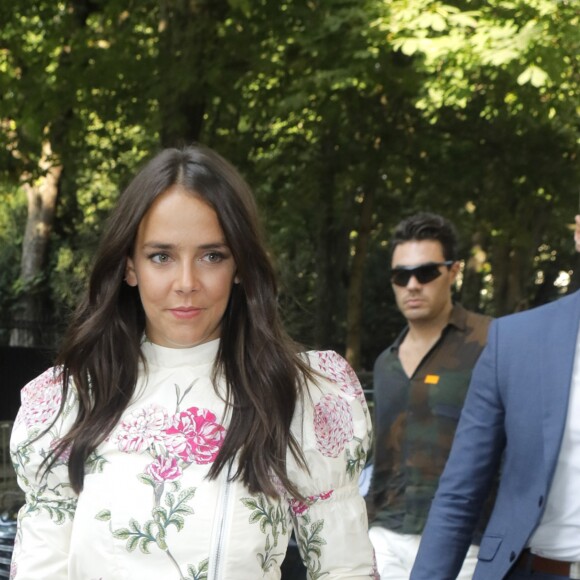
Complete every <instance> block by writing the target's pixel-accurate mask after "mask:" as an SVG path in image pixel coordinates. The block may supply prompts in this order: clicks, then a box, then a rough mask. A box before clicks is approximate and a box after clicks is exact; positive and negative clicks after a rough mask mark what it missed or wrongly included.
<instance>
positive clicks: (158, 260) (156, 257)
mask: <svg viewBox="0 0 580 580" xmlns="http://www.w3.org/2000/svg"><path fill="white" fill-rule="evenodd" d="M149 259H150V260H151V261H152V262H154V263H155V264H164V263H165V262H169V256H168V255H167V254H152V255H151V256H149Z"/></svg>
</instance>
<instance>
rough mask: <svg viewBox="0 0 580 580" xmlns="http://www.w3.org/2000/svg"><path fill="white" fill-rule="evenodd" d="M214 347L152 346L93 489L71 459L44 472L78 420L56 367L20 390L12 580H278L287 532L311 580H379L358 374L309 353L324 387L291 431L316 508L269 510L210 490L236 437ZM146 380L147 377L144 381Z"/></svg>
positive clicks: (331, 357)
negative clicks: (74, 472)
mask: <svg viewBox="0 0 580 580" xmlns="http://www.w3.org/2000/svg"><path fill="white" fill-rule="evenodd" d="M218 345H219V341H217V340H216V341H212V342H209V343H206V344H203V345H201V346H198V347H195V348H192V349H168V348H163V347H159V346H155V345H152V344H151V343H144V344H143V347H142V348H143V353H144V355H145V358H146V360H147V366H148V375H147V376H148V378H147V380H146V381H145V380H141V381H140V383H139V385H138V389H137V392H136V395H135V397H134V399H133V401H132V403H131V404H130V405H129V407H128V408H127V410H126V412H125V413H124V415H123V418H122V420H121V421H120V422H119V424H118V425H117V427H116V428H115V429H114V431H113V432H112V433H111V435H110V436H109V437H108V439H107V440H106V441H105V442H104V443H103V444H102V445H100V446H99V448H98V449H97V450H96V452H95V453H94V454H93V455H92V456H91V457H90V459H89V461H88V465H87V475H86V476H85V483H84V489H83V491H82V493H81V494H80V495H79V496H77V495H76V494H75V493H74V492H73V491H72V489H71V488H70V486H69V484H68V474H67V467H66V459H67V458H66V457H61V458H60V459H59V461H58V462H57V463H56V464H55V465H54V466H53V467H52V469H51V470H50V472H49V473H48V476H47V477H46V478H45V479H41V478H40V477H39V476H38V474H37V470H38V467H39V466H40V464H41V462H42V460H43V458H44V457H45V456H46V452H47V450H48V449H50V448H51V447H52V446H53V445H54V444H55V442H56V441H58V439H59V437H61V436H62V435H63V434H64V433H66V430H67V429H68V428H69V427H70V425H71V423H72V421H73V419H74V416H75V413H76V404H77V400H76V394H75V393H74V390H73V391H72V392H71V394H70V396H69V398H68V400H67V402H66V405H65V410H64V413H63V414H62V415H61V417H59V419H58V421H57V422H56V424H55V425H54V426H53V427H52V428H51V429H50V431H49V432H48V433H46V434H45V435H43V436H42V437H41V438H39V439H37V440H36V441H34V438H35V437H36V436H37V435H38V434H39V433H41V432H42V431H43V430H45V429H46V427H47V426H48V425H50V423H51V421H52V419H53V418H54V415H55V413H56V411H57V410H58V408H59V405H60V385H59V376H58V370H56V369H50V370H48V371H46V372H45V373H44V374H43V375H41V376H40V377H38V378H37V379H35V380H34V381H32V382H31V383H29V384H28V385H27V386H26V387H25V388H24V389H23V391H22V406H21V409H20V411H19V414H18V417H17V419H16V422H15V425H14V429H13V434H12V441H11V453H12V459H13V463H14V466H15V469H16V472H17V475H18V480H19V484H20V486H21V487H22V489H23V490H24V491H25V492H26V499H27V502H26V505H25V506H24V507H23V508H22V509H21V511H20V513H19V518H18V520H19V521H18V524H19V527H18V534H17V539H16V544H15V548H14V557H13V563H12V577H13V578H14V579H15V580H41V579H42V580H44V579H50V580H64V579H66V580H126V579H127V580H129V579H139V580H172V579H175V580H182V579H189V580H214V579H224V580H238V579H239V580H254V579H259V578H265V579H274V578H280V570H279V567H280V564H281V563H282V561H283V559H284V555H285V552H286V547H287V544H288V539H289V536H290V533H291V531H292V527H294V529H295V530H296V536H297V540H298V543H299V544H300V547H301V552H302V554H303V557H304V559H305V563H306V565H307V569H308V574H309V578H311V579H312V580H314V579H319V578H325V579H334V578H336V579H339V578H352V579H355V578H373V577H374V573H375V572H374V565H373V553H372V547H371V545H370V543H369V541H368V538H367V533H366V512H365V507H364V502H363V500H362V498H361V497H360V495H359V493H358V486H357V481H358V475H359V473H360V471H361V469H362V468H363V467H364V461H365V458H366V453H367V451H368V446H369V438H370V429H371V427H370V419H369V414H368V409H367V407H366V404H365V401H364V395H363V393H362V390H361V388H360V385H359V383H358V380H357V378H356V375H355V374H354V372H353V371H352V369H351V368H350V367H349V366H348V364H347V363H346V362H345V361H344V360H343V359H342V358H341V357H340V356H339V355H337V354H336V353H334V352H311V353H309V354H308V357H309V360H310V363H311V365H312V367H313V368H314V369H316V370H317V371H319V372H320V373H321V375H322V378H321V379H319V380H317V384H316V385H311V386H310V397H308V396H307V397H305V403H304V408H300V409H298V411H297V413H296V416H295V418H294V421H293V431H294V433H295V435H296V436H297V437H298V439H299V441H300V442H301V445H302V448H303V451H304V453H305V456H306V460H307V463H308V466H309V468H310V474H307V473H305V472H304V471H303V470H301V469H300V468H299V467H298V466H297V465H296V463H295V462H294V460H293V459H292V458H291V456H290V455H289V459H288V472H289V476H290V478H291V479H292V480H293V481H295V482H297V483H298V486H299V488H300V490H301V492H302V493H303V494H304V495H305V496H306V497H307V498H308V501H307V502H300V501H298V500H296V499H293V498H290V497H288V496H286V495H284V497H283V499H281V500H273V499H272V498H268V497H266V496H264V495H262V494H258V495H252V494H250V493H249V492H248V490H247V489H246V488H245V487H244V486H243V485H241V484H240V483H239V482H237V481H236V482H228V481H227V479H228V478H227V473H226V472H225V470H224V472H222V474H221V476H220V478H219V479H218V480H217V481H209V480H207V479H205V476H206V475H207V472H208V470H209V468H210V466H211V464H212V462H213V461H214V460H215V457H216V456H217V453H218V451H219V449H220V446H221V444H222V442H223V439H224V437H225V434H226V431H227V428H228V417H227V416H224V408H225V406H224V403H223V401H222V399H221V398H220V397H219V396H218V394H216V392H215V390H214V388H213V386H212V384H211V380H210V375H211V370H212V365H213V362H214V359H215V356H216V353H217V349H218ZM141 375H142V376H143V373H141Z"/></svg>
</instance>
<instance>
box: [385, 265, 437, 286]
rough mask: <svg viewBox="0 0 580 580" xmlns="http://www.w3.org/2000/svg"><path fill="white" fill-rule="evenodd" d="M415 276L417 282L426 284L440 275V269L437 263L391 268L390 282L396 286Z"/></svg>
mask: <svg viewBox="0 0 580 580" xmlns="http://www.w3.org/2000/svg"><path fill="white" fill-rule="evenodd" d="M411 276H415V278H416V279H417V282H419V284H428V283H429V282H432V281H433V280H435V278H439V276H441V270H439V265H437V264H427V265H425V266H417V268H409V269H401V270H393V271H392V272H391V282H392V283H393V284H395V285H396V286H403V287H404V286H406V285H407V284H408V283H409V280H410V279H411Z"/></svg>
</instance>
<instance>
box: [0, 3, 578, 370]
mask: <svg viewBox="0 0 580 580" xmlns="http://www.w3.org/2000/svg"><path fill="white" fill-rule="evenodd" d="M0 19H1V21H2V23H3V33H2V39H0V90H1V91H2V95H3V99H2V101H0V124H1V126H2V131H0V183H1V184H2V186H1V189H0V195H1V196H2V201H3V203H2V205H1V206H0V243H1V244H2V249H3V251H2V253H1V255H0V307H1V308H2V311H3V312H4V313H6V312H9V309H10V305H11V304H12V302H13V301H14V299H15V297H16V294H15V290H16V289H17V283H16V282H15V281H16V279H17V275H18V259H19V258H18V251H19V244H20V242H21V239H22V235H23V230H22V227H23V223H24V218H25V212H26V203H25V200H24V196H23V195H22V194H21V193H20V192H19V190H18V185H19V184H21V183H23V182H25V181H31V180H35V179H37V178H38V177H39V176H42V172H43V168H42V167H41V164H40V156H41V145H42V140H43V139H49V140H50V142H51V145H52V149H53V151H54V161H55V162H59V163H62V165H63V167H64V171H63V173H62V177H61V181H60V184H59V186H60V187H59V198H58V206H57V215H56V222H55V226H54V230H53V234H52V238H51V246H50V255H49V260H48V266H47V271H46V272H42V273H41V276H40V277H39V280H42V281H43V284H45V285H46V287H47V288H46V289H47V293H46V294H47V297H46V304H47V311H48V312H51V313H55V314H56V315H57V316H58V317H60V318H64V315H65V314H66V313H67V312H68V311H69V310H70V308H72V307H73V305H74V303H75V301H76V299H77V298H78V296H79V294H80V292H81V288H82V286H83V285H84V283H85V281H86V276H87V272H88V270H89V267H90V263H91V257H92V254H93V251H94V247H95V245H96V243H97V241H98V239H99V236H100V235H101V232H102V229H103V224H104V221H105V219H106V216H107V215H108V213H109V210H110V208H111V207H112V206H113V204H114V203H115V201H116V199H117V197H118V195H119V192H120V191H121V190H122V189H123V187H124V186H125V185H126V183H127V182H128V180H129V179H130V177H131V176H132V175H133V174H134V173H135V171H136V170H137V168H138V167H139V166H140V164H141V163H142V162H143V160H144V159H145V158H147V157H149V156H150V155H151V154H152V153H153V152H155V151H156V150H157V149H158V148H159V147H160V146H162V145H163V146H165V145H179V144H181V143H187V142H190V141H193V140H201V141H203V142H205V143H207V144H209V145H210V146H213V147H214V148H216V149H217V150H218V151H220V152H221V153H222V154H224V155H225V156H226V157H227V158H229V159H230V160H231V161H232V162H234V164H235V165H237V166H238V167H239V168H240V169H241V171H242V173H243V174H244V175H245V176H246V178H247V179H248V181H249V182H250V183H251V184H252V186H253V187H254V189H255V190H256V195H257V198H258V201H259V205H260V208H261V210H262V214H263V216H264V218H265V225H266V235H267V239H268V242H269V245H270V247H271V249H272V254H273V256H274V258H275V262H276V265H277V267H278V270H279V273H280V280H281V295H280V303H281V306H282V307H283V310H284V316H285V319H286V321H287V324H288V327H289V329H290V331H291V333H292V334H293V335H294V336H295V337H296V338H297V339H299V340H301V341H303V342H305V343H307V344H308V345H313V346H321V347H322V346H323V347H332V348H336V349H338V350H343V349H344V344H345V338H346V334H347V332H348V331H349V329H347V328H346V314H347V312H346V308H347V290H348V288H349V285H350V284H351V283H352V271H351V266H352V263H353V257H354V252H355V248H356V241H357V240H358V239H360V237H361V236H362V235H365V232H363V231H361V228H362V227H363V225H362V224H363V222H362V219H361V218H362V208H363V204H362V200H363V199H368V198H369V196H370V194H371V193H372V199H373V208H372V224H371V230H370V232H368V235H369V245H368V250H367V251H368V255H366V256H363V258H366V269H365V274H364V275H365V278H364V283H363V284H362V288H363V290H362V296H361V299H362V301H363V302H362V325H363V333H362V338H361V341H362V355H363V356H362V366H364V367H365V368H370V367H371V366H372V363H373V360H374V358H375V356H376V354H378V352H379V351H380V350H382V349H383V348H384V347H385V346H386V345H387V344H388V342H390V340H392V338H393V337H394V336H395V335H396V334H397V333H398V331H399V330H400V328H401V325H402V322H403V321H402V320H401V318H400V316H399V314H398V312H397V310H396V307H395V305H394V303H393V299H392V293H391V291H390V288H389V281H388V266H389V252H388V240H389V237H390V233H391V231H392V229H393V227H394V226H395V224H396V223H397V222H398V221H399V220H400V219H401V218H403V217H405V216H407V215H410V214H412V213H414V212H416V211H418V210H432V211H436V212H440V213H442V214H444V215H446V216H447V217H449V218H450V219H452V220H453V221H454V222H455V223H456V225H457V227H458V229H459V232H460V236H461V242H462V244H461V245H462V252H463V257H465V258H466V259H468V258H469V257H470V256H472V255H473V253H474V252H475V249H474V248H477V251H478V252H479V253H480V254H481V255H483V256H484V257H483V262H482V264H483V265H482V266H481V267H480V269H479V271H478V272H477V273H475V274H473V275H472V277H471V280H467V282H469V283H468V284H466V286H465V287H464V288H463V289H462V290H461V296H460V297H461V299H462V300H465V301H466V302H467V303H468V304H470V305H471V306H472V307H475V308H477V307H480V308H485V309H487V310H488V311H489V312H491V313H494V314H503V313H506V312H509V311H512V310H514V309H516V308H520V307H522V306H524V307H525V306H527V305H531V304H535V303H537V301H538V300H540V299H542V300H547V299H551V298H552V297H553V296H554V294H553V292H551V291H550V292H548V287H549V288H555V287H554V286H553V285H552V286H550V282H548V280H551V279H553V278H554V276H556V277H557V276H558V275H559V274H558V272H560V271H566V270H569V269H570V268H571V266H570V265H571V263H572V258H573V256H572V255H571V253H570V245H569V244H568V242H569V239H570V237H571V234H570V232H569V230H567V229H566V228H565V224H568V223H571V221H572V219H573V215H574V214H575V213H576V211H577V196H578V189H577V183H578V177H579V168H578V163H577V158H578V124H577V118H578V110H579V101H578V95H579V94H580V90H579V87H578V73H577V71H578V64H579V56H578V55H579V54H580V50H579V48H580V46H579V40H578V38H579V37H578V34H577V30H578V24H579V15H578V12H577V9H576V6H575V3H574V2H572V1H570V0H560V1H559V2H553V1H552V0H531V1H530V0H525V1H524V0H492V1H490V2H482V1H480V0H465V1H462V2H456V1H451V0H448V1H441V0H392V1H391V0H390V1H385V0H328V1H325V2H322V1H321V0H308V1H307V2H303V1H299V0H284V1H283V2H249V1H247V0H215V1H214V2H194V3H186V2H181V1H178V0H167V1H166V2H163V3H158V2H153V1H152V0H143V1H142V2H135V1H133V0H131V1H129V2H126V1H121V0H104V1H102V2H99V3H91V2H87V3H85V2H77V1H76V0H68V1H64V2H56V3H54V2H53V3H49V2H46V1H44V0H42V1H40V2H31V1H30V0H15V1H14V2H13V3H11V5H10V8H7V7H5V6H2V7H1V8H0ZM44 170H45V169H44ZM542 247H549V248H550V251H546V250H542V251H540V250H539V248H542ZM546 256H549V257H546ZM544 274H545V275H544ZM468 278H469V276H468ZM539 280H544V282H542V283H538V281H539ZM556 291H559V290H558V289H556ZM2 339H3V338H2V335H1V334H0V340H2Z"/></svg>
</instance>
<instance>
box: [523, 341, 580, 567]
mask: <svg viewBox="0 0 580 580" xmlns="http://www.w3.org/2000/svg"><path fill="white" fill-rule="evenodd" d="M538 427H540V426H538ZM529 545H530V549H531V551H532V552H533V553H534V554H538V555H540V556H544V557H546V558H552V559H555V560H564V561H568V562H573V561H576V562H580V335H579V337H578V339H577V340H576V355H575V359H574V371H573V373H572V383H571V385H570V398H569V402H568V415H567V419H566V426H565V428H564V436H563V438H562V445H561V447H560V452H559V455H558V462H557V464H556V471H555V473H554V479H553V481H552V485H551V487H550V492H549V494H548V499H547V503H546V509H545V511H544V514H543V515H542V519H541V521H540V525H539V526H538V527H537V528H536V530H535V532H534V533H533V535H532V537H531V538H530V543H529Z"/></svg>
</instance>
